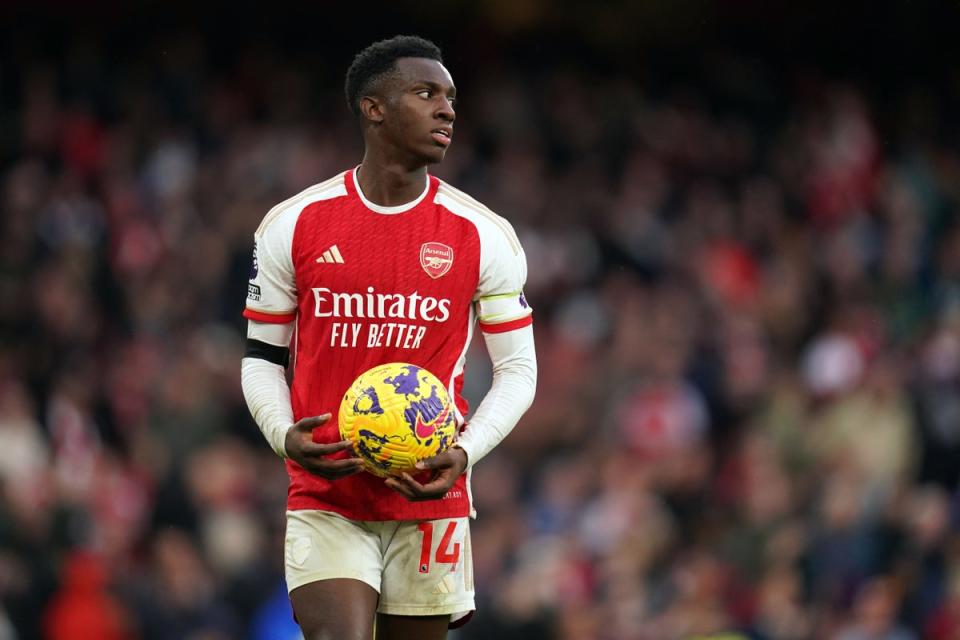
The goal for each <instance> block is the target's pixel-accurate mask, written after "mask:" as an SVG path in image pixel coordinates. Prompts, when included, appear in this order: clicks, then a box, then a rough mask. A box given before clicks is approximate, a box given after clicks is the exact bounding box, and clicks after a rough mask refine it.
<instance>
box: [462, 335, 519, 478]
mask: <svg viewBox="0 0 960 640" xmlns="http://www.w3.org/2000/svg"><path fill="white" fill-rule="evenodd" d="M483 338H484V341H485V342H486V345H487V351H488V352H489V353H490V360H491V361H492V362H493V384H492V385H491V386H490V390H489V391H488V392H487V395H486V396H484V398H483V400H482V401H481V402H480V406H479V407H477V411H476V413H474V414H473V417H472V418H471V419H470V420H469V421H468V426H467V429H466V430H465V431H464V432H463V435H462V436H461V437H460V440H459V441H458V442H457V444H458V445H459V446H460V448H462V449H463V450H464V451H465V452H466V453H467V462H468V465H469V466H473V465H475V464H476V463H477V462H479V461H480V460H481V459H482V458H483V457H484V456H485V455H487V454H488V453H490V451H491V450H492V449H493V448H494V447H495V446H497V445H498V444H499V443H500V442H501V441H502V440H503V439H504V438H506V437H507V435H508V434H509V433H510V432H511V431H512V430H513V428H514V427H515V426H516V424H517V422H518V421H519V420H520V417H521V416H523V414H524V412H526V410H527V409H529V408H530V405H531V404H532V403H533V396H534V394H535V392H536V387H537V355H536V351H535V349H534V343H533V327H531V326H528V327H523V328H522V329H517V330H515V331H507V332H504V333H492V334H487V333H485V334H484V335H483Z"/></svg>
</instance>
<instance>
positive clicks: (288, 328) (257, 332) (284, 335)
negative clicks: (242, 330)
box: [247, 320, 294, 347]
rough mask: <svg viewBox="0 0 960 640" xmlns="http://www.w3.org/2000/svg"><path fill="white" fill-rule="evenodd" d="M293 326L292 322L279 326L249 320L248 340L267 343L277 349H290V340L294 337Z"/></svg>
mask: <svg viewBox="0 0 960 640" xmlns="http://www.w3.org/2000/svg"><path fill="white" fill-rule="evenodd" d="M293 324H294V323H292V322H284V323H282V324H277V323H273V322H259V321H257V320H249V321H248V322H247V338H250V339H252V340H259V341H260V342H266V343H267V344H272V345H273V346H275V347H289V346H290V338H292V337H293Z"/></svg>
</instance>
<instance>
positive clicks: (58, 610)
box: [43, 552, 135, 640]
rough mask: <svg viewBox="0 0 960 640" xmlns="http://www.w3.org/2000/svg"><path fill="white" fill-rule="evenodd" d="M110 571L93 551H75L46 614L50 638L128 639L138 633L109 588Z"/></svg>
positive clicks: (45, 620)
mask: <svg viewBox="0 0 960 640" xmlns="http://www.w3.org/2000/svg"><path fill="white" fill-rule="evenodd" d="M106 586H107V573H106V570H105V569H104V567H103V565H102V564H101V562H100V561H99V560H98V559H97V558H96V557H95V556H93V555H91V554H89V553H85V552H75V553H74V554H73V555H71V556H70V557H69V558H68V559H67V562H66V567H65V570H64V582H63V586H62V587H61V589H60V591H58V592H57V594H56V595H54V597H53V599H52V600H51V601H50V604H49V606H48V607H47V610H46V613H45V614H44V621H43V626H44V631H45V637H46V638H47V639H48V640H87V639H89V640H128V639H132V638H134V637H135V636H134V635H133V634H132V633H130V631H129V628H128V625H127V623H126V622H127V614H126V611H125V610H124V608H123V607H122V606H121V605H120V603H119V602H117V600H116V599H115V598H113V596H111V595H110V594H109V593H108V592H107V590H106Z"/></svg>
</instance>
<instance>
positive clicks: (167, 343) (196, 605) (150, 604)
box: [0, 0, 960, 640]
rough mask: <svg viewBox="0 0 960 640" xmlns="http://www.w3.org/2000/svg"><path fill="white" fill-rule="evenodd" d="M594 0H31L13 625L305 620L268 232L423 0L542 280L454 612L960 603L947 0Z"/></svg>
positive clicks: (17, 122)
mask: <svg viewBox="0 0 960 640" xmlns="http://www.w3.org/2000/svg"><path fill="white" fill-rule="evenodd" d="M565 6H566V7H567V8H566V9H564V10H561V9H559V8H558V7H555V6H553V5H552V3H548V2H546V1H545V0H540V1H534V0H529V1H525V2H511V1H508V0H496V1H491V2H488V3H478V4H473V3H458V2H453V3H446V4H435V3H429V2H410V3H392V4H390V5H389V6H386V7H384V6H377V5H370V6H364V7H356V8H354V7H348V6H342V4H338V5H332V4H327V3H318V4H317V6H311V7H302V6H299V5H297V4H294V3H286V2H275V3H271V4H270V7H269V8H266V7H259V8H257V7H254V6H253V5H245V4H231V5H227V4H212V5H204V7H202V8H196V7H192V6H188V5H186V4H185V3H182V4H181V3H172V4H170V3H167V4H161V3H146V4H144V5H143V6H142V7H141V8H140V9H139V10H137V11H134V10H132V9H129V8H127V9H122V10H121V9H119V8H118V7H117V6H114V5H113V4H112V3H110V4H108V3H92V4H88V5H87V6H86V7H84V8H82V9H80V8H77V7H74V6H73V5H72V3H59V2H52V3H40V4H31V5H26V4H16V3H14V4H13V5H10V4H8V5H6V6H5V7H4V9H3V15H4V18H3V20H0V203H2V204H0V206H2V218H0V228H2V236H0V482H2V484H0V490H2V498H0V639H2V640H7V639H10V638H21V639H28V638H38V637H49V638H55V639H72V638H104V639H112V638H143V639H147V640H152V639H157V640H161V639H163V640H166V639H180V638H187V639H192V640H200V639H204V640H214V639H221V638H223V639H231V638H255V639H258V640H259V639H267V638H271V639H273V638H276V639H286V638H291V637H294V634H295V633H296V631H295V628H294V627H293V626H292V621H291V620H290V618H289V611H288V609H287V605H286V602H285V598H284V595H283V590H282V586H281V578H282V573H281V572H282V566H281V544H282V523H283V518H282V511H283V504H284V491H285V475H284V473H283V468H282V465H281V464H280V462H279V461H278V460H277V459H276V458H275V456H274V455H273V454H272V453H271V452H270V450H269V449H268V447H267V446H266V444H265V443H264V442H263V441H262V439H261V436H260V434H259V432H258V430H257V429H256V426H255V425H254V424H253V423H252V422H251V420H250V419H249V417H248V415H247V412H246V409H245V406H244V402H243V398H242V396H241V393H240V388H239V381H238V370H239V358H240V356H241V353H242V349H243V331H244V325H243V323H242V321H241V319H240V316H239V312H240V309H241V308H242V305H243V298H244V287H245V280H246V272H247V269H248V261H249V256H250V249H251V233H252V231H253V229H254V228H255V226H256V224H257V222H258V221H259V219H260V218H261V217H262V216H263V214H264V212H265V211H267V209H269V207H270V206H271V205H272V204H273V203H275V202H277V201H279V200H281V199H283V198H284V197H286V196H288V195H289V194H291V193H294V192H296V191H298V190H300V189H302V188H303V187H305V186H307V185H310V184H312V183H315V182H317V181H319V180H321V179H323V178H326V177H328V176H330V175H332V174H333V173H335V172H337V171H340V170H342V169H344V168H346V167H348V166H350V165H351V164H352V163H355V162H357V161H358V159H359V158H360V152H361V146H360V140H359V135H358V132H357V127H356V125H355V123H354V122H353V121H351V119H350V118H349V117H348V114H347V111H346V109H345V107H344V104H343V98H342V91H341V85H342V77H343V73H344V70H345V68H346V66H347V65H348V64H349V60H350V58H351V57H352V55H353V54H354V53H355V52H356V51H357V50H358V49H360V48H361V47H363V46H365V45H366V44H368V43H369V42H370V41H372V40H373V39H376V38H379V37H385V36H389V35H393V34H395V33H399V32H415V33H419V34H422V35H424V36H426V37H430V38H432V39H434V40H435V41H437V42H438V43H439V44H440V45H441V46H442V47H443V48H444V50H445V55H446V59H447V63H448V67H449V68H450V69H451V71H452V73H453V75H454V78H455V80H456V82H457V84H458V86H459V91H460V96H461V104H460V106H459V109H458V111H459V119H458V122H457V136H456V140H455V144H454V145H453V147H452V150H451V152H450V153H449V154H448V158H447V161H446V162H445V163H444V164H443V165H442V166H441V167H439V168H438V169H437V170H436V173H437V174H438V175H440V176H442V177H444V178H446V179H448V180H450V181H451V182H452V183H453V184H455V185H457V186H458V187H460V188H462V189H464V190H466V191H468V192H469V193H471V194H472V195H474V196H476V197H477V198H479V199H480V200H482V201H484V202H485V203H487V204H488V205H490V206H491V207H492V208H493V209H494V210H496V211H498V212H500V213H501V214H503V215H505V216H506V217H507V218H509V219H510V220H511V221H512V222H513V224H514V225H515V227H516V228H517V230H518V232H519V234H520V237H521V239H522V241H523V242H524V244H525V246H526V249H527V256H528V260H529V264H530V277H529V282H528V285H527V296H528V298H529V299H530V300H531V302H532V304H533V306H534V307H535V309H536V313H535V316H536V324H535V328H536V334H537V341H538V352H539V356H538V357H539V362H540V383H539V392H538V396H537V401H536V403H535V405H534V407H533V408H532V409H531V411H530V412H529V413H528V415H527V416H526V417H525V418H524V419H523V421H522V422H521V424H520V425H519V426H518V427H517V429H516V430H515V431H514V433H513V434H512V435H511V436H510V437H509V439H508V440H507V441H505V442H504V443H503V444H502V445H501V446H500V447H499V448H498V449H497V450H496V451H495V452H494V453H493V454H491V455H490V456H489V457H488V458H487V459H486V460H484V461H483V463H482V464H480V465H479V466H478V468H477V469H476V472H475V477H474V478H475V479H474V489H475V491H474V493H475V496H476V502H477V506H478V509H479V512H480V517H479V519H478V520H477V521H476V523H475V526H474V535H473V540H474V557H475V563H476V581H477V587H478V605H479V612H478V615H477V617H476V619H475V621H474V622H472V623H471V624H470V625H468V627H466V629H465V630H464V631H462V632H458V633H457V634H455V636H454V637H456V638H458V639H464V640H465V639H471V640H472V639H476V638H494V637H496V638H499V639H500V640H510V639H512V638H524V639H530V640H537V639H540V638H558V639H570V640H572V639H578V640H592V639H596V640H601V639H602V640H631V639H638V640H639V639H643V640H664V639H670V638H681V637H693V636H698V635H717V634H721V633H724V632H726V633H729V634H730V635H729V636H724V637H749V638H758V639H760V638H764V639H774V638H776V639H781V638H782V639H794V638H796V639H799V638H840V639H842V640H855V639H859V638H867V637H869V638H884V639H897V640H900V639H910V638H930V639H935V640H946V639H948V638H956V637H960V536H958V530H960V529H958V517H960V511H958V508H960V501H958V494H957V480H958V474H960V225H958V222H960V220H958V216H957V204H958V197H960V148H958V130H957V119H956V115H955V114H956V113H957V107H958V98H960V67H958V65H957V60H958V58H957V53H958V45H957V43H956V39H955V38H954V37H953V33H954V32H955V28H956V24H957V18H958V11H957V5H956V3H937V2H933V1H924V0H920V1H915V2H906V1H904V2H894V3H865V2H854V3H813V4H811V3H764V2H759V1H755V0H727V1H725V2H707V1H706V0H703V1H700V2H697V1H695V0H690V1H682V2H645V3H631V2H605V3H597V4H590V3H582V4H579V5H575V8H574V9H571V6H574V5H569V4H565ZM470 363H471V364H472V366H469V367H468V373H469V384H468V387H467V391H468V395H469V396H470V397H471V399H472V400H473V401H474V402H476V400H477V399H478V398H479V397H480V396H481V394H482V391H483V389H484V385H485V384H486V383H487V381H488V379H489V371H488V368H487V364H486V362H485V360H484V354H483V347H482V343H481V342H478V343H477V344H476V345H475V348H474V349H473V350H472V352H471V360H470ZM736 634H740V635H736Z"/></svg>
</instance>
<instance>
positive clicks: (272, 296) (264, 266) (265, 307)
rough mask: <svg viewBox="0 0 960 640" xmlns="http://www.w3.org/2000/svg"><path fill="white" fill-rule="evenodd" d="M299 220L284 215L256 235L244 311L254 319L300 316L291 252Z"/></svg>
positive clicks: (273, 320) (268, 320)
mask: <svg viewBox="0 0 960 640" xmlns="http://www.w3.org/2000/svg"><path fill="white" fill-rule="evenodd" d="M288 218H290V219H288ZM295 222H296V220H295V219H294V218H291V217H290V216H282V215H281V216H280V217H279V218H277V219H275V220H273V221H272V222H271V224H269V225H268V226H267V227H266V229H263V230H262V232H261V233H258V234H257V235H256V236H255V237H254V246H253V263H252V264H251V267H250V280H249V282H248V283H247V304H246V309H244V312H243V315H244V317H246V318H248V319H250V320H256V321H259V322H263V323H275V324H286V323H288V322H291V321H293V320H294V319H295V318H296V312H297V290H296V281H295V277H294V272H293V258H292V255H291V254H292V250H291V248H292V243H293V225H294V224H295Z"/></svg>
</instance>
